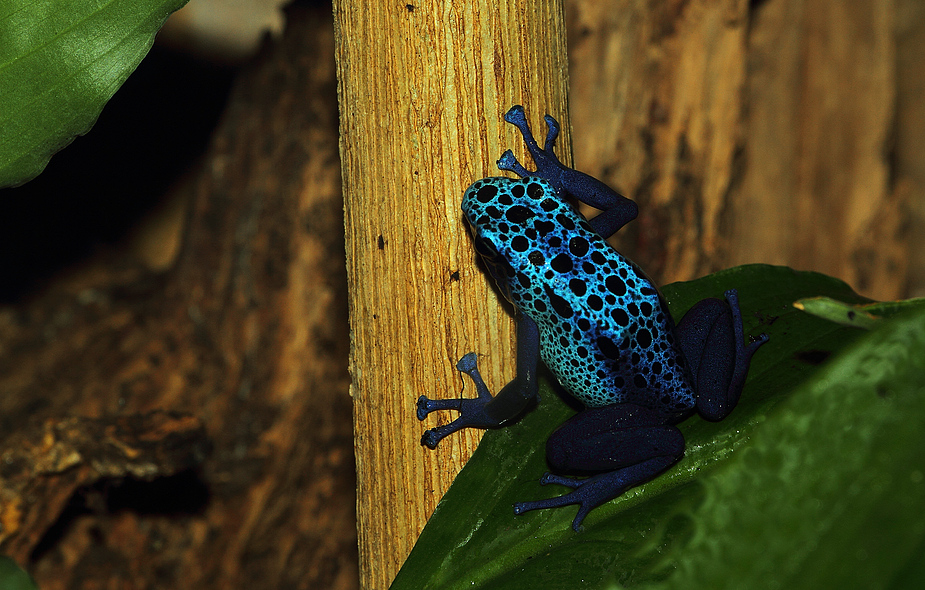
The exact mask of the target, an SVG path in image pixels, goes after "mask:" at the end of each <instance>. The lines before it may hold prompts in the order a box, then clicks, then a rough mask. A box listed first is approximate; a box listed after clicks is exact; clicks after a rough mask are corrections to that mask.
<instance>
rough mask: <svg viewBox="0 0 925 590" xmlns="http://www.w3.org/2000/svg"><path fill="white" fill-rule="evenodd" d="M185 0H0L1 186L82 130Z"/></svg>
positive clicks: (24, 175) (35, 167) (31, 173)
mask: <svg viewBox="0 0 925 590" xmlns="http://www.w3.org/2000/svg"><path fill="white" fill-rule="evenodd" d="M186 1H187V0H0V187H5V186H15V185H18V184H21V183H23V182H26V181H28V180H31V179H32V178H33V177H35V176H36V175H38V174H39V173H40V172H41V171H42V170H44V169H45V165H46V164H48V160H49V158H51V156H52V155H53V154H54V153H55V152H57V151H58V150H60V149H62V148H63V147H64V146H66V145H67V144H69V143H70V142H71V141H73V139H74V137H76V136H77V135H81V134H83V133H86V132H87V131H88V130H89V129H90V127H92V126H93V123H94V122H95V121H96V119H97V117H98V116H99V114H100V111H101V110H102V109H103V106H104V105H105V104H106V102H107V101H108V100H109V99H110V98H111V97H112V95H113V94H115V92H116V90H117V89H118V88H119V86H121V85H122V83H123V82H124V81H125V79H126V78H128V76H129V74H131V73H132V71H134V69H135V68H136V67H137V66H138V64H139V63H140V62H141V59H142V58H143V57H144V56H145V55H146V54H147V53H148V50H149V49H150V48H151V44H152V43H153V42H154V35H155V33H157V31H158V29H160V27H161V25H162V24H163V22H164V19H166V18H167V15H169V14H170V13H171V12H173V11H174V10H176V9H178V8H180V7H181V6H183V5H184V4H186Z"/></svg>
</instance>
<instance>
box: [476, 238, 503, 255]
mask: <svg viewBox="0 0 925 590" xmlns="http://www.w3.org/2000/svg"><path fill="white" fill-rule="evenodd" d="M474 241H475V251H476V252H478V253H479V254H481V255H482V256H484V257H485V258H489V259H491V258H495V257H496V256H498V249H497V248H495V245H494V244H492V243H491V242H490V241H489V240H486V239H485V238H483V237H482V236H475V239H474Z"/></svg>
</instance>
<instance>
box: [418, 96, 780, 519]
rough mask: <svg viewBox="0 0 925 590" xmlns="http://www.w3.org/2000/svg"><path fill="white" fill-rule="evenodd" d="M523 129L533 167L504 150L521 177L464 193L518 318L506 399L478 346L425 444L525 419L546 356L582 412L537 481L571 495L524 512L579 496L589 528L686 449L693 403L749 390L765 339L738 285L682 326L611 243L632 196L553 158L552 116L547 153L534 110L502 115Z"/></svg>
mask: <svg viewBox="0 0 925 590" xmlns="http://www.w3.org/2000/svg"><path fill="white" fill-rule="evenodd" d="M504 119H505V120H506V121H507V122H509V123H512V124H513V125H514V126H516V127H517V129H519V130H520V133H521V134H522V135H523V138H524V141H525V142H526V144H527V149H528V150H529V151H530V154H531V155H532V156H533V160H534V161H535V163H536V166H537V170H536V171H535V172H531V171H529V170H527V169H525V168H524V167H523V166H522V165H521V164H520V163H519V162H518V161H517V160H516V159H515V158H514V155H513V154H512V153H511V151H510V150H508V151H506V152H505V153H504V154H503V155H502V156H501V159H500V160H499V161H498V168H500V169H501V170H509V171H511V172H514V173H515V174H517V175H519V176H521V177H522V178H520V179H516V180H515V179H511V178H484V179H482V180H479V181H478V182H476V183H475V184H473V185H472V186H471V187H469V189H468V190H467V191H466V194H465V196H464V197H463V203H462V210H463V213H464V215H465V219H466V221H467V222H468V224H469V227H470V229H471V231H472V236H473V239H474V243H475V249H476V251H478V253H479V254H480V255H481V256H482V258H483V259H484V260H485V264H486V266H487V267H488V270H489V272H490V273H491V275H492V276H493V277H494V279H495V281H496V282H497V283H498V288H499V289H500V290H501V292H502V293H503V294H504V296H505V297H506V298H507V299H508V300H509V301H510V302H511V303H512V304H513V306H514V310H515V319H516V321H517V376H516V377H514V379H513V380H512V381H511V382H510V383H508V384H507V385H505V386H504V388H503V389H502V390H501V391H500V393H498V395H496V396H492V395H491V393H489V391H488V388H487V387H486V386H485V383H484V382H483V381H482V377H481V375H480V374H479V371H478V367H477V363H476V355H475V353H472V352H470V353H469V354H467V355H465V356H464V357H463V358H462V359H461V360H460V361H459V363H457V365H456V367H457V368H458V369H459V370H460V371H461V372H463V373H465V374H467V375H469V377H470V378H471V379H472V381H473V383H475V387H476V391H477V392H478V397H477V398H475V399H441V400H431V399H428V398H427V397H425V396H421V397H420V399H418V402H417V416H418V419H420V420H423V419H424V418H425V417H426V416H427V415H428V414H429V413H430V412H433V411H436V410H456V411H458V412H459V417H458V418H457V419H456V420H454V421H453V422H451V423H449V424H446V425H444V426H440V427H438V428H434V429H432V430H428V431H426V432H425V433H424V436H423V437H422V438H421V443H422V444H424V445H426V446H428V447H430V448H431V449H433V448H436V446H437V443H438V442H440V440H441V439H442V438H443V437H445V436H447V435H448V434H451V433H453V432H456V431H457V430H460V429H462V428H468V427H475V428H494V427H499V426H503V425H505V424H507V423H508V422H509V421H511V420H513V419H514V418H516V417H517V416H518V415H519V414H520V413H521V412H523V410H524V409H525V408H526V407H527V406H528V405H529V404H530V402H531V401H533V400H535V399H536V398H537V381H536V374H537V365H538V363H539V360H540V358H542V359H543V362H544V363H546V366H547V367H549V369H550V370H551V371H552V372H553V373H554V374H555V376H556V378H557V379H558V380H559V383H560V384H561V385H562V386H563V387H564V388H565V389H566V390H567V391H568V392H569V393H571V394H572V395H573V396H575V397H576V398H577V399H578V400H579V401H581V402H582V403H583V404H584V406H585V409H584V410H583V411H581V412H579V413H578V414H577V415H575V416H574V417H573V418H571V419H570V420H568V421H567V422H565V424H563V425H562V426H561V427H560V428H559V429H558V430H556V431H555V432H554V433H553V434H552V435H551V436H550V438H549V440H548V441H547V443H546V457H547V461H548V462H549V465H550V467H551V468H552V470H553V471H555V472H558V473H571V474H582V475H587V474H592V475H591V476H590V477H586V478H573V477H564V476H561V475H552V474H549V473H547V474H545V475H544V476H543V477H542V479H541V480H540V483H542V484H544V485H545V484H549V483H555V484H559V485H563V486H566V487H569V488H572V490H573V491H571V492H569V493H567V494H564V495H561V496H558V497H555V498H551V499H548V500H539V501H535V502H519V503H517V504H515V505H514V512H515V513H516V514H522V513H524V512H527V511H528V510H536V509H540V508H554V507H558V506H566V505H569V504H578V505H579V509H578V515H577V516H576V517H575V520H574V521H573V523H572V528H574V529H575V530H576V531H577V530H579V527H580V526H581V522H582V521H583V520H584V518H585V516H587V515H588V513H589V512H590V511H591V510H592V509H593V508H595V507H597V506H599V505H601V504H603V503H604V502H607V501H609V500H612V499H613V498H616V497H617V496H619V495H620V494H622V493H623V492H624V491H626V490H627V489H629V488H631V487H633V486H636V485H639V484H641V483H643V482H645V481H646V480H649V479H651V478H653V477H655V476H656V475H658V474H659V473H661V472H662V471H665V470H666V469H667V468H668V467H669V466H671V465H673V464H674V463H676V462H677V461H678V460H679V459H680V458H681V456H682V455H683V454H684V437H683V436H682V434H681V431H680V430H678V428H677V427H676V426H675V424H677V423H678V422H680V421H682V420H684V419H685V418H687V417H688V416H690V415H692V414H693V413H694V412H697V413H699V414H700V415H701V416H702V417H703V418H705V419H707V420H712V421H716V420H722V419H723V418H724V417H726V416H727V415H728V414H729V413H730V412H731V411H732V409H733V408H734V407H735V405H736V403H737V402H738V400H739V395H740V394H741V393H742V386H743V384H744V382H745V375H746V373H747V372H748V366H749V363H750V362H751V358H752V355H753V354H754V353H755V351H756V350H757V349H758V347H759V346H761V345H762V344H764V343H765V342H766V341H767V340H768V337H767V335H765V334H761V335H760V336H758V338H757V339H756V340H755V341H754V342H752V343H751V344H746V343H745V337H744V334H743V328H742V315H741V311H740V310H739V303H738V298H737V294H736V291H735V290H732V289H731V290H729V291H726V293H725V301H723V300H721V299H704V300H703V301H701V302H699V303H697V304H696V305H694V306H693V307H692V308H691V309H690V311H688V312H687V314H686V315H685V316H684V317H683V318H682V319H681V321H680V322H679V323H678V324H677V325H675V324H674V321H673V320H672V318H671V315H669V313H668V307H667V305H666V304H665V301H664V299H662V297H661V294H660V293H659V291H658V289H657V288H656V286H655V285H654V284H653V282H652V280H651V279H650V278H649V277H647V276H646V275H645V273H643V272H642V271H641V270H640V269H639V268H638V267H637V266H636V265H635V264H633V263H632V262H631V261H629V260H628V259H627V258H625V257H624V256H622V255H621V254H620V253H618V252H617V251H616V250H614V249H613V248H612V247H611V246H610V245H609V244H607V242H606V241H604V238H606V237H608V236H611V235H613V234H614V232H616V231H617V230H619V229H620V228H621V227H623V226H624V225H625V224H626V223H628V222H630V221H632V220H633V219H635V218H636V213H637V207H636V203H634V202H633V201H630V200H629V199H627V198H626V197H624V196H622V195H620V194H618V193H616V192H615V191H613V190H612V189H611V188H609V187H608V186H607V185H605V184H604V183H602V182H600V181H598V180H596V179H594V178H592V177H590V176H588V175H587V174H583V173H581V172H577V171H575V170H572V169H571V168H567V167H565V166H564V165H563V164H562V163H560V162H559V159H558V158H557V157H556V155H555V154H554V153H553V144H554V142H555V140H556V137H557V136H558V134H559V124H558V123H557V122H556V120H555V119H553V118H552V117H550V116H549V115H547V116H546V124H547V126H548V132H547V134H546V145H545V146H544V147H543V149H540V147H539V146H538V145H537V143H536V140H535V139H534V138H533V134H532V133H531V131H530V128H529V126H528V125H527V119H526V117H525V116H524V109H523V107H521V106H515V107H513V108H511V110H510V111H508V112H507V114H506V115H505V116H504ZM569 196H571V197H574V198H576V199H578V200H579V201H581V202H582V203H586V204H588V205H590V206H592V207H595V208H597V209H600V210H602V213H600V214H599V215H598V216H596V217H594V218H593V219H591V220H590V221H588V220H586V219H585V218H584V217H582V216H581V215H580V214H579V213H577V212H576V211H575V210H574V209H573V208H572V207H571V206H570V205H569V204H568V203H567V202H566V198H567V197H569Z"/></svg>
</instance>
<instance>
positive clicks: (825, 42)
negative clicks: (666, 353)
mask: <svg viewBox="0 0 925 590" xmlns="http://www.w3.org/2000/svg"><path fill="white" fill-rule="evenodd" d="M914 4H916V3H914V2H893V1H892V0H876V1H871V2H851V3H844V2H839V1H838V0H768V1H765V2H748V1H746V0H693V1H672V2H660V3H658V4H657V6H656V5H654V4H651V3H646V2H637V1H633V0H614V1H612V2H601V1H599V0H569V2H568V12H569V19H570V46H569V58H570V74H571V80H572V86H571V95H570V105H571V110H572V120H573V123H574V131H575V138H576V139H575V159H576V163H577V167H578V168H579V169H582V170H585V171H587V172H590V173H591V174H594V175H599V176H600V177H602V178H603V179H604V180H605V181H607V182H609V183H611V184H612V185H613V186H615V187H617V188H619V189H622V190H623V191H625V193H626V194H627V195H628V196H629V197H631V198H633V199H635V200H636V201H638V202H639V206H640V215H639V219H638V220H637V221H636V222H635V223H634V224H631V225H630V226H628V227H627V228H626V230H624V231H623V232H621V234H624V235H621V236H618V237H617V243H618V244H619V247H620V249H621V251H623V252H625V253H627V254H628V255H630V256H631V257H632V258H633V259H634V260H636V262H638V263H639V264H640V266H641V267H642V268H644V269H646V271H647V272H648V273H650V274H651V275H652V276H653V277H654V278H655V279H656V280H657V281H658V282H660V283H665V282H670V281H675V280H687V279H690V278H694V277H697V276H701V275H703V274H707V273H710V272H713V271H715V270H718V269H720V268H725V267H729V266H734V265H737V264H744V263H751V262H764V263H772V264H785V265H789V266H793V267H795V268H799V269H806V270H817V271H820V272H825V273H827V274H831V275H833V276H837V277H840V278H842V279H844V280H846V281H848V282H849V283H850V284H851V285H852V286H853V287H854V288H855V289H857V290H859V291H860V292H861V293H863V294H865V295H868V296H871V297H874V298H878V299H893V298H897V297H902V296H908V295H909V294H910V292H913V291H915V290H916V285H920V284H921V281H922V279H921V277H922V276H923V274H922V271H921V270H920V269H916V268H915V267H912V268H911V269H910V262H909V261H910V256H913V255H915V256H917V258H916V260H918V259H919V258H920V255H918V254H913V253H915V252H921V251H922V248H921V247H918V245H919V243H920V242H921V240H922V239H923V238H921V237H917V236H916V232H910V227H918V226H922V225H923V222H922V221H921V219H922V213H921V211H922V209H923V207H922V205H921V204H920V203H922V202H925V184H923V183H922V180H921V177H922V174H921V171H920V170H921V168H922V164H921V162H922V161H923V160H925V158H923V157H922V155H921V154H922V153H923V150H921V149H919V146H920V144H921V139H920V138H921V134H920V133H919V134H917V133H915V130H917V129H921V128H922V125H921V122H920V120H921V116H920V115H919V114H918V110H920V109H917V107H916V105H918V104H921V100H920V96H921V92H919V90H920V89H918V88H917V82H916V80H921V79H922V77H923V76H922V75H921V69H922V66H921V60H920V59H918V58H919V53H920V52H919V53H917V52H916V47H918V46H919V45H921V43H920V42H919V41H917V39H918V37H920V36H921V34H920V31H921V30H922V17H921V16H920V15H919V13H920V12H921V11H920V10H918V9H916V8H914V7H913V5H914ZM903 6H905V8H902V7H903ZM898 10H902V12H901V14H903V15H906V16H905V17H903V18H901V19H900V20H897V14H898V13H897V11H898ZM917 15H918V16H917ZM897 25H901V26H900V27H897ZM897 31H899V32H900V34H901V37H900V38H899V39H898V38H897ZM898 41H901V44H900V45H899V51H900V53H899V54H897V43H898ZM913 56H914V57H913ZM897 64H898V66H897ZM897 67H900V68H902V69H901V72H902V75H901V76H897ZM897 107H899V110H897ZM910 223H911V224H912V225H910ZM921 235H922V234H921V232H919V233H918V236H921ZM910 273H911V274H910ZM913 277H918V278H913ZM918 288H919V289H921V287H918Z"/></svg>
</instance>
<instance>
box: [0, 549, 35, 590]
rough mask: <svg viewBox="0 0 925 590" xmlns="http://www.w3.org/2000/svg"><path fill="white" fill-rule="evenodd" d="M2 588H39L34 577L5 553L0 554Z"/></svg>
mask: <svg viewBox="0 0 925 590" xmlns="http://www.w3.org/2000/svg"><path fill="white" fill-rule="evenodd" d="M0 588H2V589H3V590H38V586H36V585H35V582H33V581H32V577H31V576H30V575H29V574H27V573H26V572H25V571H24V570H22V569H21V568H20V567H19V566H18V565H16V562H15V561H13V560H12V559H10V558H9V557H7V556H5V555H0Z"/></svg>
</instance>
